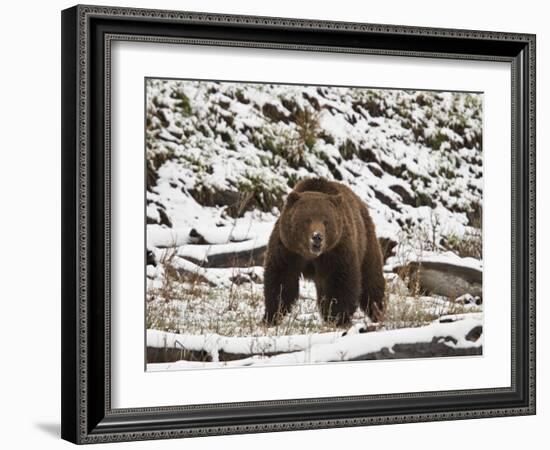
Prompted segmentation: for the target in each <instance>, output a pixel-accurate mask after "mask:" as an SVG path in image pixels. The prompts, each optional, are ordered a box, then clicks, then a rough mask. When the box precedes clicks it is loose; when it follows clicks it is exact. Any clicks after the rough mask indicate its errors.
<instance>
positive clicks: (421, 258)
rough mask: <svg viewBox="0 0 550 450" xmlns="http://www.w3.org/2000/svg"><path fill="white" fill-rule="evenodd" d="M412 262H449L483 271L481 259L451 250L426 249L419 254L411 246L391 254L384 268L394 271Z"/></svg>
mask: <svg viewBox="0 0 550 450" xmlns="http://www.w3.org/2000/svg"><path fill="white" fill-rule="evenodd" d="M410 262H416V263H422V262H427V263H441V264H449V265H453V266H457V267H465V268H468V269H473V270H477V271H479V272H483V262H482V261H480V260H479V259H475V258H471V257H466V258H461V257H460V256H458V255H457V254H456V253H453V252H450V251H448V252H442V253H436V252H431V251H424V252H422V253H421V254H419V253H418V252H415V251H414V250H412V249H411V248H407V249H400V250H399V253H398V254H397V255H396V256H391V257H390V258H388V259H387V261H386V265H385V267H384V269H385V270H386V271H392V270H393V269H395V268H398V267H403V266H404V265H406V264H408V263H410Z"/></svg>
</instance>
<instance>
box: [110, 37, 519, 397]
mask: <svg viewBox="0 0 550 450" xmlns="http://www.w3.org/2000/svg"><path fill="white" fill-rule="evenodd" d="M510 74H511V73H510V65H509V64H508V63H496V62H479V61H455V60H443V59H424V58H405V57H385V56H369V55H347V54H333V53H330V54H327V53H310V52H294V51H284V50H264V49H242V48H226V47H205V46H187V45H166V44H152V43H132V42H114V43H113V47H112V218H111V220H112V221H111V224H112V274H111V279H112V314H111V330H112V334H111V351H112V371H111V375H112V392H111V400H112V407H113V408H132V407H151V406H167V405H185V404H197V403H219V402H242V401H257V400H277V399H289V398H312V397H330V396H347V395H368V394H383V393H399V392H420V391H437V390H454V389H475V388H487V387H506V386H510V383H511V381H510V380H511V378H510V373H511V348H510V342H511V328H510V325H511V277H510V270H511V264H510V259H511V226H510V222H511V220H510V210H511V195H510V193H511V181H510V174H511V145H510V142H511V135H510V132H511V131H510V123H511V103H510V89H511V87H510V86H511V84H510V83H511V80H510ZM145 77H168V78H170V77H173V78H197V79H220V80H236V81H269V82H279V83H284V82H289V83H304V84H328V85H350V86H376V87H394V88H395V87H398V88H409V89H439V90H467V91H480V92H483V93H484V122H483V127H484V135H483V152H484V186H485V188H484V196H483V203H484V207H483V213H484V225H483V245H484V274H483V289H484V320H485V323H484V330H483V331H484V349H483V356H482V357H464V358H430V359H416V360H392V361H372V362H353V363H352V362H350V363H332V364H315V365H303V366H284V367H261V368H235V369H214V370H194V371H181V372H177V371H174V372H145V370H144V322H145V320H144V286H145V271H144V242H145V234H144V233H145V229H144V140H143V137H144V136H143V134H144V132H143V127H144V78H145ZM335 380H337V381H335ZM342 380H345V381H342Z"/></svg>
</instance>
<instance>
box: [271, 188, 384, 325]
mask: <svg viewBox="0 0 550 450" xmlns="http://www.w3.org/2000/svg"><path fill="white" fill-rule="evenodd" d="M382 261H383V260H382V252H381V250H380V245H379V243H378V239H377V237H376V231H375V226H374V223H373V221H372V219H371V217H370V215H369V211H368V209H367V206H366V205H365V203H363V202H362V201H361V199H360V198H359V197H358V196H357V195H355V194H354V193H353V191H352V190H351V189H349V188H348V187H347V186H344V185H343V184H341V183H337V182H334V181H329V180H326V179H323V178H311V179H306V180H303V181H300V182H299V183H298V184H296V186H295V187H294V189H293V191H292V192H291V193H290V194H289V195H288V197H287V199H286V202H285V204H284V206H283V209H282V212H281V215H280V217H279V218H278V220H277V222H276V223H275V226H274V227H273V231H272V232H271V236H270V239H269V243H268V246H267V252H266V256H265V264H264V296H265V315H264V321H265V322H266V323H267V324H268V325H275V324H277V323H279V322H280V321H281V319H282V318H283V317H284V316H285V314H286V313H288V312H289V311H290V309H291V307H292V305H293V304H294V302H295V301H296V300H297V298H298V293H299V292H298V291H299V279H300V276H301V275H303V276H304V277H305V278H307V279H311V280H313V281H314V282H315V287H316V291H317V306H318V308H319V312H320V313H321V316H322V317H323V319H324V320H325V321H327V322H332V323H335V324H336V325H338V326H347V325H349V323H350V321H351V317H352V316H353V314H354V313H355V311H356V309H357V306H360V307H361V309H362V310H363V311H364V312H365V314H367V315H368V316H369V317H370V318H371V319H372V320H373V321H375V322H378V321H380V320H381V319H382V316H383V314H384V309H385V304H384V289H385V281H384V276H383V268H382V267H383V262H382Z"/></svg>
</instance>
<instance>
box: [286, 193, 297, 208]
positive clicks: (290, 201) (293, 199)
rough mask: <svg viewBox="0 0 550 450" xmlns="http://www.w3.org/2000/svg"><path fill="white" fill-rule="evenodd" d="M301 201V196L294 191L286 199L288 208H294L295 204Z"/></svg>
mask: <svg viewBox="0 0 550 450" xmlns="http://www.w3.org/2000/svg"><path fill="white" fill-rule="evenodd" d="M299 199H300V194H299V193H298V192H294V191H292V192H291V193H290V194H288V197H287V198H286V206H292V205H294V203H296V202H297V201H298V200H299Z"/></svg>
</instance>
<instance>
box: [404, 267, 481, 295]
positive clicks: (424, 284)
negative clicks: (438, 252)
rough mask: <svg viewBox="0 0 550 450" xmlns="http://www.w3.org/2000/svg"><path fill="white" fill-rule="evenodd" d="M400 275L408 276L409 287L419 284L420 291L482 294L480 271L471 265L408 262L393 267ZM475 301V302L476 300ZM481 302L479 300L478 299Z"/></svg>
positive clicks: (441, 293) (443, 293)
mask: <svg viewBox="0 0 550 450" xmlns="http://www.w3.org/2000/svg"><path fill="white" fill-rule="evenodd" d="M393 271H394V272H395V273H397V274H399V275H400V276H402V277H404V276H407V275H408V276H409V280H410V282H409V287H414V286H416V285H417V284H418V285H419V287H420V289H421V291H423V292H426V293H431V294H435V295H443V296H445V297H449V298H458V297H460V296H463V295H465V294H470V295H472V296H473V297H474V298H475V297H479V298H480V299H481V296H482V272H481V271H480V270H477V269H474V268H472V267H466V266H461V265H456V264H452V263H448V262H445V263H443V262H433V261H422V262H420V263H418V262H410V263H408V264H407V266H405V267H394V268H393ZM476 303H477V302H476ZM480 303H481V301H480Z"/></svg>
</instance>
